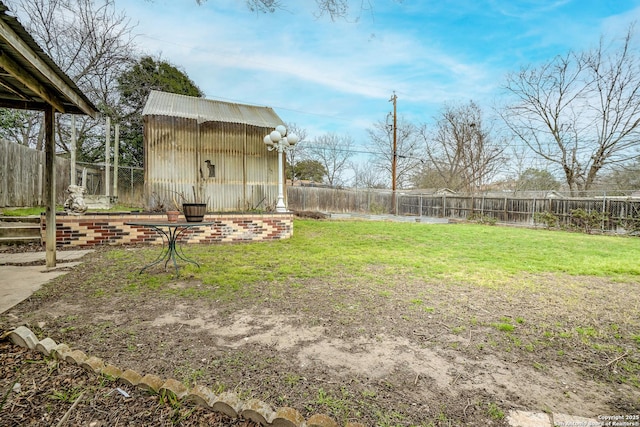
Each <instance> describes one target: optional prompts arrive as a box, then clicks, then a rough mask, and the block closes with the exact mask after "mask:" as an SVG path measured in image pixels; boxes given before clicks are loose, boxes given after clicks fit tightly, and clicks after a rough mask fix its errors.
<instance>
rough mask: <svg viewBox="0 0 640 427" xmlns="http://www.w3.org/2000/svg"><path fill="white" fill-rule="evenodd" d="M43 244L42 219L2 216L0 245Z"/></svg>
mask: <svg viewBox="0 0 640 427" xmlns="http://www.w3.org/2000/svg"><path fill="white" fill-rule="evenodd" d="M26 243H41V237H40V217H39V216H37V215H34V216H0V245H20V244H26Z"/></svg>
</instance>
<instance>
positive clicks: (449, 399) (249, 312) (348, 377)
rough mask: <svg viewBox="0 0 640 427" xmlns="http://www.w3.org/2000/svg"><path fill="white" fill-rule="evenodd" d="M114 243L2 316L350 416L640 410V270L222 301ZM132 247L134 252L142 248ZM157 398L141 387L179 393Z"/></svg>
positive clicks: (491, 419)
mask: <svg viewBox="0 0 640 427" xmlns="http://www.w3.org/2000/svg"><path fill="white" fill-rule="evenodd" d="M109 251H110V249H104V250H100V251H98V252H97V253H95V254H93V255H92V256H91V263H85V264H83V265H82V266H81V267H79V268H75V269H74V270H73V271H71V272H70V273H68V274H67V275H66V276H64V277H63V278H61V279H58V280H56V281H54V282H52V283H50V284H48V285H47V286H45V288H44V289H43V290H42V291H41V292H39V293H38V294H37V295H35V296H34V297H33V298H31V299H30V300H28V301H25V302H24V303H22V304H21V305H19V306H17V307H15V308H14V309H12V310H10V311H9V312H7V313H5V314H3V315H2V316H0V322H1V323H0V324H1V325H2V328H3V329H9V328H12V327H15V326H18V325H22V324H24V325H27V326H28V327H30V328H31V329H32V330H34V331H35V332H36V333H37V334H38V335H40V337H41V338H43V337H45V336H48V337H51V338H53V339H54V340H56V341H57V342H64V343H67V344H69V345H70V346H72V347H75V348H79V349H81V350H83V351H84V352H85V353H87V354H89V355H94V356H98V357H101V358H103V359H104V360H105V361H107V362H109V363H113V364H115V365H117V366H120V367H122V368H130V369H135V370H138V371H139V372H141V373H153V374H155V375H158V376H161V377H165V378H169V377H172V378H176V379H178V380H180V381H183V382H184V383H185V384H188V385H193V384H204V385H207V386H208V387H210V388H212V389H213V390H214V391H215V392H220V391H222V390H233V391H235V392H237V393H239V394H240V396H241V397H242V398H245V399H248V398H257V399H260V400H263V401H265V402H267V403H269V404H270V405H272V406H273V407H274V408H276V407H280V406H291V407H294V408H296V409H298V410H299V411H300V412H301V413H302V414H303V415H304V416H306V417H308V416H310V415H311V414H314V413H326V414H329V415H331V416H332V417H333V418H334V419H336V420H337V421H338V422H339V423H342V424H344V423H345V422H347V421H360V422H363V423H365V424H367V425H419V424H424V425H428V424H429V423H432V425H443V426H445V425H506V424H505V420H504V416H501V415H500V414H501V413H502V414H503V415H504V413H506V411H508V410H510V409H524V410H532V411H549V412H556V413H566V414H571V415H576V416H582V417H594V418H595V417H597V416H598V415H617V414H630V413H639V412H640V393H639V389H638V384H640V381H638V377H637V371H634V372H635V373H632V374H629V375H626V376H625V375H624V370H625V369H632V368H633V367H635V366H637V364H638V363H639V360H638V351H637V350H638V347H637V345H636V346H635V347H634V344H633V343H629V341H628V340H625V339H623V338H620V339H619V340H617V339H616V338H615V336H620V337H627V336H631V335H633V334H640V329H639V328H638V326H639V325H638V322H639V320H638V318H637V307H639V306H640V297H639V296H638V294H639V293H638V292H637V284H636V283H612V282H610V281H608V280H607V279H605V278H593V277H589V278H574V277H565V276H555V275H554V276H551V275H540V276H528V277H518V278H517V280H518V281H519V282H521V283H522V284H521V285H519V286H517V287H512V288H510V289H511V290H509V291H505V290H503V289H490V288H482V289H479V288H476V287H472V286H466V285H464V284H463V283H461V284H450V283H423V282H419V281H412V280H404V279H403V278H402V277H390V278H389V280H393V281H394V285H395V289H396V291H395V292H393V293H388V292H386V291H380V290H379V289H377V288H374V287H373V285H371V284H369V283H359V284H358V285H357V286H351V285H350V286H348V287H339V286H330V285H328V284H327V283H324V282H323V281H322V280H321V279H317V278H315V279H308V280H306V281H300V280H297V281H296V283H295V284H287V283H284V284H279V285H274V284H272V283H271V284H270V283H265V284H264V286H263V287H260V288H259V290H257V291H254V292H256V293H257V294H253V295H251V298H242V297H240V296H239V297H238V298H237V299H234V300H228V301H227V300H225V301H220V300H213V299H211V298H205V297H199V296H198V295H200V294H199V292H200V291H201V290H202V289H203V288H205V287H206V285H205V284H203V283H200V282H198V281H196V280H190V279H188V278H186V279H185V278H182V279H180V280H171V281H170V282H169V283H167V284H166V285H157V286H156V285H153V286H152V285H150V286H149V287H147V288H144V289H135V290H131V289H130V288H129V287H128V284H129V282H130V281H131V277H133V276H131V274H132V273H131V272H130V271H113V269H110V268H109V266H110V264H111V260H110V258H109V256H108V254H109ZM127 256H130V257H131V265H132V266H133V265H139V257H140V256H142V255H141V252H140V250H138V249H136V250H130V251H127ZM125 270H126V269H125ZM131 271H136V270H135V269H134V268H131ZM158 274H159V273H158ZM154 286H155V287H154ZM276 288H277V289H276ZM416 296H418V297H419V298H418V297H416ZM603 301H606V304H603ZM610 307H615V310H613V309H611V308H610ZM501 325H511V327H510V328H507V327H506V326H504V328H503V326H501ZM501 328H503V329H504V330H502V329H501ZM589 328H592V329H589ZM613 329H615V333H612V334H611V335H608V336H607V337H604V336H603V334H602V333H601V332H598V331H605V330H613ZM592 330H593V331H595V332H593V333H592V332H590V331H592ZM580 331H585V332H584V333H583V332H580ZM598 334H600V335H598ZM612 337H613V338H612ZM614 344H615V346H614ZM603 346H610V347H608V349H609V350H607V347H603ZM603 348H604V350H603ZM2 351H4V352H11V351H16V350H15V349H13V350H11V349H7V347H6V346H5V347H4V348H3V350H2ZM43 363H44V362H43ZM1 384H2V391H3V393H4V392H5V391H6V390H7V387H9V384H8V383H7V382H6V381H5V382H3V383H1ZM83 384H84V383H83ZM11 396H12V397H11V399H12V401H15V400H14V399H15V397H13V395H11ZM109 399H111V400H109V402H111V403H113V401H112V400H113V399H115V398H114V397H113V396H110V397H109ZM145 399H146V400H145ZM150 399H151V397H149V396H147V397H144V398H143V400H141V402H147V403H149V404H150V405H152V406H153V407H155V408H160V407H163V406H162V405H163V402H159V401H158V400H157V398H156V400H153V401H152V402H151V401H150ZM147 403H144V404H147ZM141 405H142V403H141ZM158 405H160V406H158ZM8 407H9V406H7V405H5V407H4V408H3V411H7V408H8ZM163 408H164V407H163ZM54 409H55V405H54ZM174 409H175V408H174ZM174 409H171V408H169V409H168V410H174ZM44 410H45V411H46V409H44ZM41 416H42V415H41ZM202 416H203V415H202V413H201V412H200V411H193V412H191V413H189V416H188V417H184V418H181V420H182V421H181V422H182V423H183V424H179V425H191V424H188V423H189V422H192V423H194V425H195V423H196V421H194V420H197V419H200V418H198V417H202ZM203 419H204V418H203ZM84 421H90V420H89V418H86V419H85V420H84ZM213 425H217V424H213Z"/></svg>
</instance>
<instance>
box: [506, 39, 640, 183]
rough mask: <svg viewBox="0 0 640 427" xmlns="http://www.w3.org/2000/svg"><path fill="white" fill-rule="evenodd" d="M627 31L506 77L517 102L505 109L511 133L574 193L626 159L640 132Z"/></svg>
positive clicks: (636, 78)
mask: <svg viewBox="0 0 640 427" xmlns="http://www.w3.org/2000/svg"><path fill="white" fill-rule="evenodd" d="M632 39H633V31H632V29H630V30H629V31H628V32H627V34H626V36H625V37H624V39H623V41H622V43H621V44H620V45H619V46H618V47H617V48H615V47H614V44H611V45H609V46H607V45H606V44H605V42H604V40H601V41H600V44H599V45H598V47H597V48H595V49H593V50H592V51H589V52H585V53H574V52H569V53H568V54H566V55H564V56H558V57H556V58H554V59H553V60H551V61H549V62H548V63H546V64H543V65H541V66H539V67H535V68H524V69H522V70H520V72H518V73H515V74H511V75H509V76H508V78H507V82H506V86H505V87H506V89H507V91H508V92H509V93H510V94H511V95H513V97H514V98H515V102H513V103H512V104H511V105H510V106H508V107H507V108H506V109H505V110H504V112H503V113H502V115H503V118H504V119H505V122H506V123H507V125H508V126H509V128H510V129H511V130H512V131H513V132H514V134H515V135H516V136H517V137H518V138H519V139H520V140H521V141H523V142H524V143H526V144H527V145H528V146H529V147H530V148H531V149H532V150H533V151H534V152H535V153H536V154H537V155H539V156H541V157H542V158H543V159H545V160H547V161H548V162H550V163H552V164H555V165H557V166H558V167H559V168H560V169H561V170H562V171H563V174H564V177H565V182H566V184H567V185H568V187H569V189H570V191H571V192H572V194H575V193H576V192H579V191H586V190H589V189H590V188H591V187H592V186H593V185H594V183H595V182H596V179H597V177H598V173H599V172H600V171H601V170H602V169H603V168H604V167H606V166H608V165H611V164H613V163H617V162H621V161H625V160H627V159H628V158H629V156H630V155H631V153H630V149H631V148H633V147H635V146H637V145H638V137H639V136H640V133H639V130H640V67H639V63H638V56H637V53H636V52H634V51H633V49H632Z"/></svg>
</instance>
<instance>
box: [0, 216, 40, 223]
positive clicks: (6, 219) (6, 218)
mask: <svg viewBox="0 0 640 427" xmlns="http://www.w3.org/2000/svg"><path fill="white" fill-rule="evenodd" d="M3 222H26V223H31V224H40V215H28V216H9V215H0V224H1V223H3Z"/></svg>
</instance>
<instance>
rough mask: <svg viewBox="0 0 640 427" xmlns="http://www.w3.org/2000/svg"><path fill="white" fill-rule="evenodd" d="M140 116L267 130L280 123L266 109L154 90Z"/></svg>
mask: <svg viewBox="0 0 640 427" xmlns="http://www.w3.org/2000/svg"><path fill="white" fill-rule="evenodd" d="M142 115H143V116H146V115H154V116H169V117H182V118H187V119H194V120H196V121H197V122H198V123H204V122H210V121H211V122H223V123H241V124H247V125H252V126H258V127H266V128H271V129H273V128H275V127H276V126H278V125H280V124H282V120H281V119H280V117H278V115H277V114H276V113H275V112H274V111H273V109H271V108H269V107H258V106H252V105H245V104H235V103H231V102H224V101H218V100H212V99H204V98H196V97H193V96H186V95H178V94H175V93H167V92H160V91H157V90H154V91H151V93H150V94H149V98H148V99H147V102H146V104H145V106H144V109H143V110H142Z"/></svg>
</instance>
